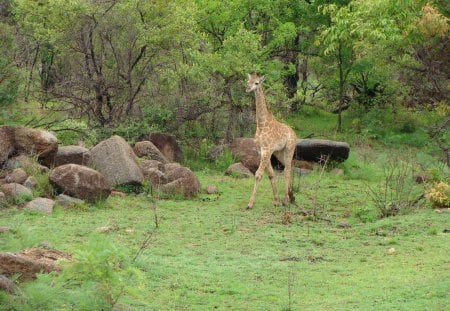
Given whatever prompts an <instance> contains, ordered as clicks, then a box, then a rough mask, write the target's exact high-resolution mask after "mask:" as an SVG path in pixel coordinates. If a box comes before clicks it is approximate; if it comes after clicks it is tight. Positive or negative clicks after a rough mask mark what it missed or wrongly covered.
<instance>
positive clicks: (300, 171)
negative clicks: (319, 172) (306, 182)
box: [292, 167, 312, 176]
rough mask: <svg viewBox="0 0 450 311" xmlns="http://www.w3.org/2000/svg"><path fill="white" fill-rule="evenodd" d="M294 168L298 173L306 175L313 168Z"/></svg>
mask: <svg viewBox="0 0 450 311" xmlns="http://www.w3.org/2000/svg"><path fill="white" fill-rule="evenodd" d="M292 170H293V171H294V172H295V173H297V174H298V175H300V176H306V175H309V174H311V173H312V170H309V169H306V168H298V167H294V168H292Z"/></svg>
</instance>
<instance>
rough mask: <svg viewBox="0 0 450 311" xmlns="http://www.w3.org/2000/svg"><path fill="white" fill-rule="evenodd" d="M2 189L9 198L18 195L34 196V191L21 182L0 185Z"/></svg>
mask: <svg viewBox="0 0 450 311" xmlns="http://www.w3.org/2000/svg"><path fill="white" fill-rule="evenodd" d="M0 190H1V191H2V192H3V193H4V194H5V197H7V198H17V197H32V196H33V193H32V192H31V190H30V189H28V188H27V187H25V186H22V185H21V184H15V183H12V184H4V185H1V186H0Z"/></svg>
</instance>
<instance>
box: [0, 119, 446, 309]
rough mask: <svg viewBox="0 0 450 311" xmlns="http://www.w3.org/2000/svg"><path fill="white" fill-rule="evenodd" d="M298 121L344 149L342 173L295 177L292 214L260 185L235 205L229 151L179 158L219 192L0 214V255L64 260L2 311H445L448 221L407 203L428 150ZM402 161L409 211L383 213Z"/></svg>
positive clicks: (418, 190) (303, 131)
mask: <svg viewBox="0 0 450 311" xmlns="http://www.w3.org/2000/svg"><path fill="white" fill-rule="evenodd" d="M302 117H303V118H304V119H306V121H305V122H304V123H302V122H300V121H298V119H292V120H288V121H289V122H290V123H291V125H292V126H293V127H294V128H296V130H297V131H298V133H299V136H301V137H304V136H306V135H308V134H310V133H314V136H315V137H320V138H331V139H337V140H340V139H342V140H347V141H349V142H350V143H351V146H352V149H351V150H352V151H351V154H350V158H349V159H348V160H347V161H346V162H345V163H344V164H339V165H332V164H331V165H329V166H328V167H326V168H323V169H320V168H319V169H316V170H315V171H313V173H311V174H310V175H307V176H299V175H295V178H294V190H295V195H296V199H297V201H296V203H297V204H298V205H292V206H289V207H274V206H273V205H272V193H271V188H270V184H269V181H268V179H267V177H265V178H264V179H263V181H262V183H261V187H260V189H259V192H258V197H257V201H256V205H255V208H254V209H253V210H246V209H245V207H246V205H247V203H248V199H249V196H250V192H251V189H252V187H253V180H252V179H237V178H233V177H228V176H224V175H223V173H222V171H223V170H222V169H223V167H225V166H226V164H227V163H226V162H229V161H232V160H233V159H232V158H230V157H229V155H228V157H227V158H224V159H222V163H216V164H213V165H207V164H205V163H204V162H195V161H192V160H191V162H188V165H190V166H191V167H193V168H194V169H195V170H196V174H197V175H198V177H199V179H200V181H201V184H202V186H203V187H206V186H207V185H208V184H213V185H216V186H217V187H218V190H219V192H218V193H217V194H213V195H207V194H201V195H200V196H199V197H198V198H196V199H194V200H174V199H160V200H159V199H158V200H156V199H155V198H154V197H152V196H151V195H148V194H141V195H134V194H130V195H128V196H126V197H124V198H121V197H110V198H108V199H107V200H106V201H103V202H97V203H96V204H93V205H82V206H80V207H75V208H71V209H64V208H62V207H58V206H57V207H56V209H55V211H54V213H53V214H51V215H43V214H40V213H36V212H30V211H25V210H20V209H16V208H13V207H10V208H3V209H0V226H8V227H10V228H11V229H12V230H11V231H9V232H7V233H4V234H1V235H0V251H13V252H14V251H20V250H22V249H24V248H28V247H36V246H40V247H49V248H55V249H58V250H62V251H67V252H69V253H71V254H73V256H74V258H75V262H74V263H65V266H66V268H65V269H64V271H63V272H62V273H60V274H50V275H45V274H42V275H40V276H39V277H38V279H37V280H35V281H31V282H27V283H24V284H21V285H20V291H19V292H18V293H17V294H16V295H7V294H5V293H4V292H0V310H449V309H448V308H449V307H450V298H449V295H448V293H449V292H450V270H449V251H450V244H449V241H448V238H449V237H448V233H444V232H445V230H446V229H447V230H448V229H449V223H450V221H449V220H450V213H449V211H448V210H445V209H444V210H435V209H433V208H431V205H430V203H429V202H427V201H426V200H424V199H420V200H416V199H418V198H420V196H421V194H423V193H424V190H425V189H426V188H427V187H429V185H418V184H415V183H413V182H412V178H411V174H412V173H413V172H416V171H417V170H418V169H419V168H420V169H426V170H427V171H428V173H430V174H431V175H432V177H433V178H434V179H435V180H444V181H447V183H448V176H449V171H448V168H447V167H446V166H445V165H443V164H438V163H439V160H438V159H437V158H436V156H435V155H434V156H432V155H430V154H432V153H433V152H430V149H428V150H426V151H425V150H424V149H423V148H422V149H421V148H418V146H410V145H399V146H388V145H383V144H380V143H373V141H371V140H370V139H368V138H367V137H366V136H364V135H353V134H352V135H347V136H346V137H343V136H340V134H336V133H334V132H333V131H334V130H333V129H334V126H335V124H334V116H332V117H333V119H331V117H329V116H328V117H327V116H324V115H322V114H317V113H314V112H311V113H310V114H308V113H307V114H305V115H303V116H302ZM302 124H305V126H303V125H302ZM414 135H416V136H417V137H421V135H422V134H421V133H419V134H417V133H412V134H408V135H403V136H401V135H400V136H398V137H397V139H398V140H399V141H405V140H407V141H408V140H409V141H419V139H418V138H417V137H416V138H414ZM205 150H206V148H205ZM393 163H394V165H392V164H393ZM405 163H411V166H410V169H411V171H409V172H408V175H407V179H406V181H405V184H404V187H403V188H404V189H405V190H406V191H405V194H404V195H405V196H404V197H401V199H409V200H411V202H414V204H410V205H409V206H408V207H407V208H402V209H401V210H400V212H399V214H398V215H396V216H394V217H387V218H380V217H379V215H380V214H379V212H380V211H379V209H378V208H377V204H376V202H375V201H374V200H373V198H374V194H375V197H378V198H379V197H380V195H381V196H383V195H384V194H385V193H384V192H383V191H385V190H383V189H385V187H384V184H383V182H384V181H385V178H386V174H387V173H388V171H389V169H392V167H397V168H398V167H402V165H404V164H405ZM419 164H420V165H419ZM218 168H220V169H218ZM335 168H337V169H340V170H342V171H341V172H339V171H338V172H336V170H333V169H335ZM342 172H343V174H340V173H342ZM44 177H45V176H44ZM44 180H45V178H43V177H42V176H41V178H40V181H44ZM283 182H284V180H283V178H282V175H279V176H278V177H277V183H278V186H279V190H280V193H281V192H282V188H283ZM42 188H43V189H46V187H45V185H43V187H41V189H42ZM416 203H417V204H416ZM305 211H306V212H307V214H305Z"/></svg>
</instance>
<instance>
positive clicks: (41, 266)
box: [0, 248, 72, 281]
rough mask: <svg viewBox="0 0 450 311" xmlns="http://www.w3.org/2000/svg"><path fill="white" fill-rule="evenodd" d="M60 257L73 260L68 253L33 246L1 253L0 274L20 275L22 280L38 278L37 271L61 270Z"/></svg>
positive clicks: (7, 275) (8, 275)
mask: <svg viewBox="0 0 450 311" xmlns="http://www.w3.org/2000/svg"><path fill="white" fill-rule="evenodd" d="M59 259H67V260H71V259H72V258H71V256H70V255H69V254H67V253H63V252H61V251H57V250H52V249H41V248H31V249H26V250H24V251H22V252H20V253H15V254H14V253H0V274H3V275H5V276H6V277H11V276H14V275H19V279H20V280H21V281H26V280H31V279H34V278H36V274H37V273H42V272H45V273H49V272H52V271H60V270H61V266H60V265H59V264H57V263H56V261H57V260H59Z"/></svg>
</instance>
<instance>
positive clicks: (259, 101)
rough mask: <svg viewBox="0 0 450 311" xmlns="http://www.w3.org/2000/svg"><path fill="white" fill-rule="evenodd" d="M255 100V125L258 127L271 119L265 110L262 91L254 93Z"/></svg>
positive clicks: (265, 105)
mask: <svg viewBox="0 0 450 311" xmlns="http://www.w3.org/2000/svg"><path fill="white" fill-rule="evenodd" d="M255 99H256V125H257V126H258V127H260V126H261V125H263V124H264V123H266V121H268V120H270V119H272V118H273V115H272V113H270V111H269V109H268V108H267V103H266V96H265V95H264V90H263V89H262V87H261V88H259V89H257V90H256V91H255Z"/></svg>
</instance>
